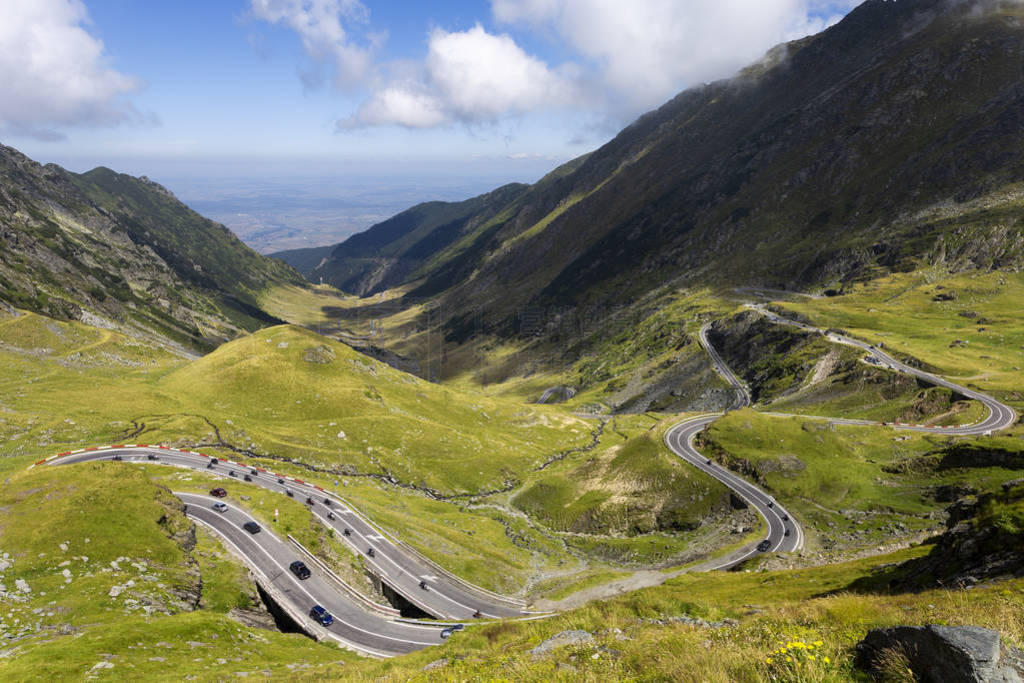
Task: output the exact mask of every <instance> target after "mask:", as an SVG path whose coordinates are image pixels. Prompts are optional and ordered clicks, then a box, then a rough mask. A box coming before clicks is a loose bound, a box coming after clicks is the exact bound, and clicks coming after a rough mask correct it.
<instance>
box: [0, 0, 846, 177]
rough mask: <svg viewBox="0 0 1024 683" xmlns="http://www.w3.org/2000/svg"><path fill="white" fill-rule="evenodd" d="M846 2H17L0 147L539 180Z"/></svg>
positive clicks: (154, 161)
mask: <svg viewBox="0 0 1024 683" xmlns="http://www.w3.org/2000/svg"><path fill="white" fill-rule="evenodd" d="M850 4H851V3H849V2H842V1H840V2H829V1H825V0H759V1H758V2H753V1H751V0H631V1H630V2H622V1H621V0H615V1H612V0H489V1H488V0H476V1H474V0H449V1H435V2H431V3H419V2H399V1H397V0H381V1H375V0H362V1H361V2H360V1H359V0H206V1H200V0H176V1H171V0H147V1H146V2H139V1H138V0H5V14H6V15H7V16H6V17H5V24H6V28H4V25H3V24H0V82H4V83H5V84H7V85H8V86H9V87H6V88H5V90H6V93H5V98H4V100H3V102H0V141H2V142H4V143H5V144H8V145H11V146H14V147H17V148H19V149H21V150H23V151H24V152H26V153H27V154H29V155H30V156H32V157H34V158H36V159H39V160H41V161H56V162H57V163H62V164H64V165H66V166H68V167H70V168H72V169H74V170H83V169H86V168H91V167H93V166H95V165H100V164H103V165H108V166H112V167H114V168H117V169H118V170H125V171H127V172H131V173H136V174H143V173H148V174H149V175H153V176H155V177H159V176H160V174H161V173H165V174H167V173H170V174H183V173H197V174H204V173H205V174H210V175H224V176H231V175H232V174H239V175H242V174H244V175H275V174H289V173H305V174H308V175H315V174H317V173H328V172H331V171H332V170H335V171H336V170H338V169H343V168H344V169H352V168H366V169H372V170H373V171H374V172H375V173H378V174H383V175H387V174H388V173H389V172H393V173H396V174H398V173H415V172H420V171H419V170H418V169H424V171H423V172H430V171H429V170H428V169H431V168H443V169H445V170H444V172H449V173H465V174H467V175H472V174H474V173H478V172H482V170H484V169H486V170H487V172H498V173H505V174H508V175H509V176H512V177H514V176H516V175H520V174H521V176H520V177H521V179H523V180H533V179H535V178H536V177H537V176H538V175H539V174H540V173H541V172H543V170H544V169H546V168H550V167H552V166H554V165H555V164H556V163H557V162H559V161H563V160H566V159H568V158H571V157H573V156H576V155H579V154H581V153H584V152H586V151H589V150H590V149H593V148H594V147H596V146H598V145H599V144H601V143H602V142H604V141H605V140H607V139H608V138H609V137H610V136H611V135H612V134H614V132H615V131H616V130H618V129H619V128H621V127H622V126H623V125H624V124H626V123H628V122H629V121H630V120H632V118H634V117H635V116H637V115H638V114H640V113H642V112H643V111H646V110H648V109H650V108H652V107H654V106H657V105H658V104H660V103H661V102H663V101H665V100H666V99H668V98H669V97H671V96H672V95H673V94H675V92H678V91H679V90H681V89H683V88H685V87H687V86H689V85H693V84H695V83H698V82H701V81H706V80H713V79H716V78H721V77H725V76H728V75H729V74H731V73H733V72H734V71H735V70H736V69H737V68H739V67H741V66H743V65H744V64H746V63H749V62H750V61H752V60H753V59H756V58H757V56H759V55H760V54H763V52H764V51H765V50H767V49H768V48H769V47H771V46H772V45H774V44H776V43H778V42H780V41H782V40H785V39H791V38H795V37H798V36H800V35H805V34H807V33H809V32H813V31H817V30H820V29H822V28H823V27H825V26H826V25H828V24H829V23H831V22H833V21H835V20H836V19H837V18H838V17H839V16H841V15H842V14H843V13H844V12H845V11H847V10H848V9H849V6H850ZM8 5H9V7H7V6H8Z"/></svg>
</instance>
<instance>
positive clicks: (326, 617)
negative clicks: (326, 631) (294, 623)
mask: <svg viewBox="0 0 1024 683" xmlns="http://www.w3.org/2000/svg"><path fill="white" fill-rule="evenodd" d="M309 616H311V617H313V621H315V622H316V623H318V624H320V625H321V626H330V625H331V624H333V623H334V615H333V614H331V613H330V612H328V611H327V610H325V609H324V608H323V607H321V606H320V605H313V609H311V610H309Z"/></svg>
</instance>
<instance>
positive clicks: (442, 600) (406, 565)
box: [36, 444, 536, 656]
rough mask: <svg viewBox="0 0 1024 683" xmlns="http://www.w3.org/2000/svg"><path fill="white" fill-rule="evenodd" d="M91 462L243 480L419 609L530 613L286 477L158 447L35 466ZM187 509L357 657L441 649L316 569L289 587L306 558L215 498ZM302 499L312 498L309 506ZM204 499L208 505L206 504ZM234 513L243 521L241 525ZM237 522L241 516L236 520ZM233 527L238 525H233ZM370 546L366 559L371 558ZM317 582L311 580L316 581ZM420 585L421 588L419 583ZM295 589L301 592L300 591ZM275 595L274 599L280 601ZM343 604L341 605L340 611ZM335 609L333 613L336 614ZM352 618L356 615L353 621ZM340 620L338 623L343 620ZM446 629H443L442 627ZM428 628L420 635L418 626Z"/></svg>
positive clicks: (190, 500)
mask: <svg viewBox="0 0 1024 683" xmlns="http://www.w3.org/2000/svg"><path fill="white" fill-rule="evenodd" d="M97 460H107V461H109V460H119V461H123V462H135V463H142V464H155V465H171V466H176V467H183V468H188V469H192V470H196V471H199V472H204V473H206V474H211V475H214V476H218V477H223V478H225V479H226V480H227V482H228V483H226V484H225V486H227V487H228V488H229V489H232V490H231V493H234V492H235V491H236V490H237V489H235V488H234V487H232V486H231V485H230V482H231V481H234V482H236V483H238V482H240V480H244V478H245V477H249V481H246V482H245V483H246V484H252V485H257V486H261V487H263V488H265V489H268V490H270V491H273V492H275V493H279V494H283V495H285V496H289V497H291V498H294V499H296V500H298V501H300V502H306V504H307V506H308V507H309V508H310V511H311V512H312V513H313V515H314V516H315V517H316V518H317V519H318V520H319V521H320V522H321V523H323V524H324V525H325V526H327V527H328V528H330V529H333V530H334V531H335V538H337V539H340V540H341V541H342V542H344V543H346V544H347V545H348V546H349V547H350V548H351V549H352V550H353V552H355V553H356V554H357V555H359V556H361V557H362V559H363V563H364V566H365V567H366V568H367V570H368V571H370V572H371V573H372V574H373V575H374V576H376V577H377V578H378V579H379V580H380V581H381V582H382V583H384V584H386V585H387V586H388V587H389V588H390V589H392V590H393V591H394V592H395V593H397V594H399V595H401V596H402V597H403V598H405V599H406V600H407V601H408V602H409V603H411V604H412V605H414V606H416V607H417V608H419V609H420V610H422V611H423V612H425V613H427V614H429V615H431V616H434V617H437V618H440V619H450V620H472V619H474V618H485V619H486V618H504V617H526V616H530V615H532V614H536V613H533V612H528V611H527V610H526V609H525V603H523V602H522V601H520V600H515V599H513V598H506V597H504V596H499V595H496V594H494V593H490V592H488V591H486V590H484V589H482V588H478V587H475V586H472V585H470V584H467V583H466V582H464V581H462V580H460V579H458V578H457V577H454V576H452V575H451V574H449V573H447V572H445V571H444V570H441V569H440V568H438V567H436V566H434V565H432V564H430V563H429V561H427V560H425V558H423V557H422V556H419V555H418V553H416V552H415V551H413V550H412V549H411V548H409V547H408V546H406V545H405V544H402V543H400V542H399V541H397V540H396V539H394V538H392V537H391V536H390V535H388V534H386V533H385V532H383V531H382V530H380V529H378V528H376V527H374V526H373V525H372V524H371V523H370V522H369V521H368V520H367V519H366V518H365V517H363V516H362V515H361V514H359V513H358V512H357V511H356V510H355V509H354V508H353V507H352V506H351V505H349V504H348V503H347V502H346V501H344V500H343V499H341V498H340V497H338V496H336V495H334V494H332V493H330V492H328V491H325V490H324V489H322V488H321V487H319V486H316V485H313V484H310V483H308V482H305V481H302V480H300V479H295V478H293V477H291V476H288V475H283V474H277V473H273V472H268V471H266V470H264V469H262V468H259V467H255V466H253V465H250V464H245V463H239V462H233V461H226V460H219V461H218V460H217V459H215V458H211V457H209V456H207V455H204V454H201V453H196V452H193V451H181V450H175V449H171V448H167V447H163V446H150V445H146V444H139V445H117V446H109V447H105V448H90V449H85V450H82V451H75V452H69V453H62V454H59V455H57V456H54V457H53V458H51V459H47V460H41V461H39V462H38V463H36V465H42V464H47V465H51V464H52V465H69V464H74V463H80V462H89V461H97ZM176 495H178V497H179V498H181V499H182V500H183V501H184V502H185V503H186V504H187V512H188V514H189V515H190V516H192V517H193V518H195V519H196V520H197V521H199V522H201V523H203V524H206V525H207V526H210V527H211V528H213V529H214V530H215V531H216V532H218V534H219V535H220V536H221V537H222V538H225V539H226V540H227V541H228V542H230V543H231V545H232V546H233V547H234V548H235V549H236V550H237V551H238V553H239V555H240V556H241V557H242V559H244V560H245V562H246V564H248V565H249V567H250V568H251V569H253V571H254V572H256V573H257V575H259V576H263V577H265V578H266V579H267V580H269V581H270V582H271V583H272V584H274V585H277V584H281V586H282V588H281V591H280V595H283V597H284V599H285V600H288V601H290V602H291V603H292V607H293V613H295V611H297V613H298V614H300V615H301V614H306V613H308V611H309V610H310V608H311V607H312V606H313V605H314V604H320V605H322V606H324V607H327V608H328V609H329V610H330V611H332V612H334V614H335V616H336V617H338V618H337V621H336V622H335V624H336V625H335V626H334V627H333V632H331V633H328V634H327V635H328V636H329V637H331V638H334V639H335V640H337V641H338V642H341V643H343V644H346V645H347V646H350V647H351V648H352V649H355V650H357V651H359V652H363V653H365V654H372V655H378V656H389V655H396V654H402V653H405V652H409V651H411V650H414V649H419V648H421V647H426V646H428V645H435V644H439V643H440V642H442V641H441V638H440V637H439V636H438V632H439V630H440V627H437V626H435V625H430V624H427V625H424V624H411V623H407V622H396V621H395V620H394V619H389V618H386V617H385V616H382V615H380V614H374V613H372V610H363V609H361V608H360V607H358V606H356V605H355V601H353V600H352V599H351V598H350V597H349V596H347V595H341V594H340V593H339V592H338V590H337V589H336V588H332V587H330V586H329V584H328V583H327V582H326V581H325V580H324V579H323V576H322V575H323V574H324V572H323V571H322V570H320V569H319V568H317V567H315V566H311V567H310V569H311V571H312V572H313V576H312V577H311V578H310V579H308V580H306V581H302V582H301V583H299V584H296V583H295V577H294V576H293V575H292V574H291V573H290V572H289V571H288V566H289V564H291V562H293V561H294V560H300V559H304V558H303V556H302V554H301V553H300V552H299V551H298V550H296V549H292V548H290V547H289V546H286V545H283V542H281V541H278V542H277V544H276V545H275V544H274V541H275V540H277V539H276V537H274V536H273V534H271V533H269V532H267V533H262V532H261V533H259V534H256V535H255V536H252V537H249V534H248V533H247V532H245V531H242V530H241V523H244V521H247V520H248V519H250V517H249V516H246V515H245V513H242V512H241V511H240V510H238V509H237V508H235V507H230V508H229V510H228V513H225V514H224V515H223V516H222V515H221V514H220V513H217V512H214V511H213V509H212V507H211V506H212V504H213V502H214V501H213V499H206V497H203V496H200V497H198V498H201V499H203V501H204V502H202V503H198V504H197V502H196V501H197V500H198V498H197V497H196V496H194V495H193V494H176ZM308 501H312V503H309V502H308ZM206 502H208V503H209V505H206V504H205V503H206ZM240 515H242V516H245V519H244V520H241V521H239V519H240V517H239V516H240ZM236 518H239V519H236ZM235 522H237V523H235ZM371 549H372V554H371ZM314 579H317V580H314ZM421 582H423V584H422V585H421ZM296 585H298V586H299V588H301V589H302V590H298V589H297V588H296V587H295V586H296ZM279 597H280V596H279ZM342 606H344V607H342ZM335 610H337V611H335ZM356 615H358V616H356ZM342 617H344V618H342ZM443 626H446V625H445V624H441V627H443ZM424 628H427V629H432V630H433V632H432V635H429V636H428V635H424V632H423V629H424Z"/></svg>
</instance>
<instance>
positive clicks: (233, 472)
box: [228, 470, 238, 477]
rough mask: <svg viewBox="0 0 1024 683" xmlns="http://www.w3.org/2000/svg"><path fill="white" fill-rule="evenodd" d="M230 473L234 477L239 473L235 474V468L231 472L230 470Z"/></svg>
mask: <svg viewBox="0 0 1024 683" xmlns="http://www.w3.org/2000/svg"><path fill="white" fill-rule="evenodd" d="M228 474H230V475H231V476H232V477H237V476H238V475H237V474H235V471H234V470H231V471H230V472H228Z"/></svg>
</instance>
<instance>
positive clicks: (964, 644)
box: [857, 624, 1024, 683]
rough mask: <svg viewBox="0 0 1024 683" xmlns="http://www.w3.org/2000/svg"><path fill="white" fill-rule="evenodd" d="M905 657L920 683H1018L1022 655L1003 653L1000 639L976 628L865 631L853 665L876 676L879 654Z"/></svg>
mask: <svg viewBox="0 0 1024 683" xmlns="http://www.w3.org/2000/svg"><path fill="white" fill-rule="evenodd" d="M886 650H894V651H897V652H900V653H902V654H903V655H904V656H906V658H907V660H908V662H909V664H910V668H911V670H912V671H913V672H914V675H915V676H916V677H917V678H918V679H919V680H921V681H934V682H936V683H945V682H946V681H965V682H971V683H1022V681H1024V668H1022V664H1021V662H1022V653H1021V652H1020V651H1018V650H1014V649H1012V648H1006V647H1004V646H1003V645H1002V644H1001V643H1000V641H999V633H998V632H997V631H993V630H991V629H987V628H981V627H980V626H938V625H934V624H932V625H928V626H896V627H894V628H879V629H874V630H872V631H869V632H868V634H867V636H866V637H865V638H864V640H862V641H861V642H860V643H858V644H857V665H858V666H859V667H860V668H862V669H864V670H866V671H868V672H871V673H879V669H878V667H879V662H880V658H881V656H882V653H883V652H884V651H886Z"/></svg>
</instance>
